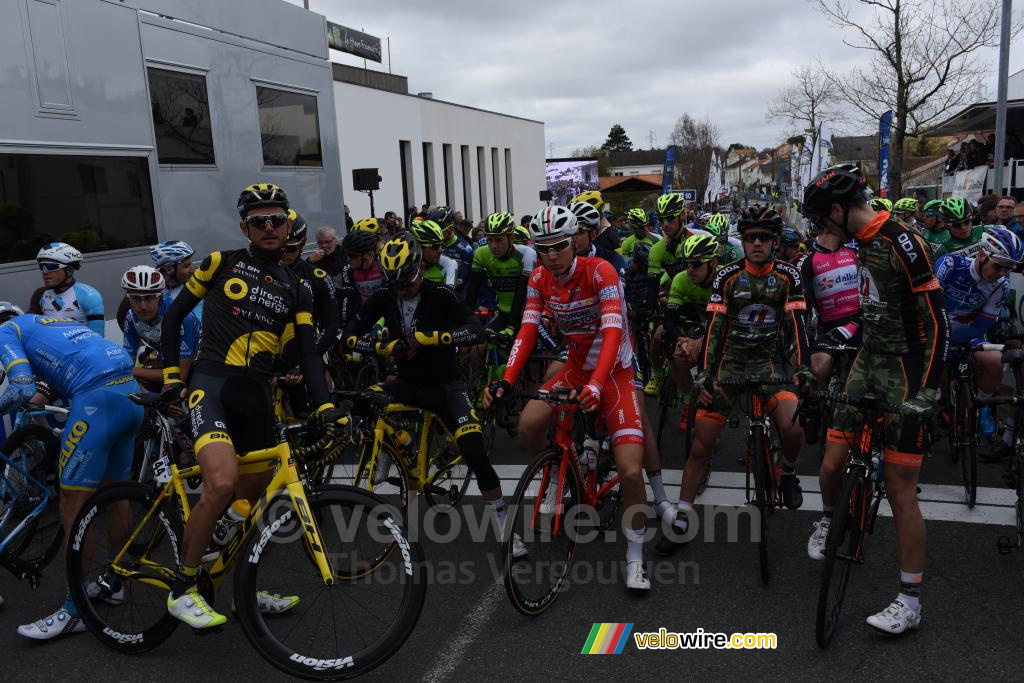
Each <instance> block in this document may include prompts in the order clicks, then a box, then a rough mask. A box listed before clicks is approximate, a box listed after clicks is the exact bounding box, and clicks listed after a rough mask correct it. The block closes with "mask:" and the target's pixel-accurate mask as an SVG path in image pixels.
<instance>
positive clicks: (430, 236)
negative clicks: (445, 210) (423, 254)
mask: <svg viewBox="0 0 1024 683" xmlns="http://www.w3.org/2000/svg"><path fill="white" fill-rule="evenodd" d="M409 228H410V229H411V230H412V234H413V236H414V237H415V238H416V241H417V242H419V243H420V245H421V246H424V247H439V246H441V245H442V244H444V230H442V229H441V226H440V225H438V224H437V223H435V222H434V221H431V220H424V221H418V222H416V223H413V224H412V225H410V226H409Z"/></svg>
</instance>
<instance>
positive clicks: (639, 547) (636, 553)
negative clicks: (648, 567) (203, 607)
mask: <svg viewBox="0 0 1024 683" xmlns="http://www.w3.org/2000/svg"><path fill="white" fill-rule="evenodd" d="M623 532H624V535H625V536H626V562H643V561H644V530H643V529H624V530H623Z"/></svg>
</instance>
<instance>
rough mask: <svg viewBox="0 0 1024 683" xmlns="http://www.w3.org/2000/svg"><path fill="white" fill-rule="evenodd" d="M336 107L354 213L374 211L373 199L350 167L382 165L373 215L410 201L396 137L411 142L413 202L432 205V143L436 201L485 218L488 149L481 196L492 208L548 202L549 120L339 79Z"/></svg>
mask: <svg viewBox="0 0 1024 683" xmlns="http://www.w3.org/2000/svg"><path fill="white" fill-rule="evenodd" d="M334 99H335V111H336V112H337V117H338V139H339V151H340V155H341V177H342V187H343V188H344V195H345V203H346V204H348V206H349V208H350V209H351V213H352V218H353V219H354V220H359V219H360V218H365V217H366V216H369V215H370V200H369V197H368V195H367V194H366V193H365V192H356V191H355V189H354V188H353V187H352V169H354V168H377V169H379V174H380V176H381V178H382V180H381V184H380V190H379V191H377V192H374V193H373V201H374V207H375V213H376V215H377V217H378V218H379V217H382V216H383V215H384V213H385V212H386V211H395V212H396V213H398V214H399V215H403V214H404V209H405V208H407V207H408V204H407V203H406V202H405V201H404V199H403V197H402V172H401V162H400V156H399V154H400V153H399V141H400V140H407V141H409V143H410V145H409V147H410V152H411V154H410V157H411V160H412V161H411V164H410V168H409V171H408V178H409V185H410V187H409V192H410V194H411V196H412V198H413V200H414V203H415V204H416V206H420V205H422V204H424V203H426V202H427V184H426V182H425V180H424V164H423V151H424V149H423V143H424V142H428V143H431V152H432V156H433V159H432V168H433V187H434V194H433V196H431V197H430V201H431V203H433V204H444V203H445V202H446V201H447V203H448V204H449V205H450V206H451V207H452V208H453V209H455V210H456V211H461V212H462V213H463V215H464V216H466V217H467V218H471V219H472V220H474V221H479V220H480V219H481V217H482V216H481V210H480V182H479V181H480V173H479V167H478V158H479V156H478V154H477V147H483V148H484V150H483V159H484V174H483V175H484V183H483V187H484V193H485V195H486V201H485V207H486V211H487V212H491V211H494V210H495V206H497V207H499V208H500V210H502V211H511V212H512V213H513V214H515V215H516V216H520V215H522V214H525V213H535V212H536V211H538V210H539V209H540V207H541V206H542V205H543V203H542V202H541V201H540V199H539V196H538V195H539V193H540V191H541V190H544V189H546V185H545V176H544V124H543V123H541V122H539V121H528V120H526V119H519V118H515V117H511V116H504V115H501V114H495V113H492V112H486V111H481V110H477V109H471V108H469V107H462V106H459V105H454V104H450V103H447V102H442V101H439V100H431V99H425V98H421V97H416V96H411V95H399V94H396V93H391V92H386V91H383V90H375V89H373V88H367V87H363V86H359V85H353V84H350V83H340V82H337V81H335V83H334ZM444 145H451V150H452V151H451V169H452V174H451V177H450V181H449V182H450V184H451V193H450V194H449V195H448V196H447V197H446V193H445V178H444V156H443V155H444ZM463 145H466V146H468V148H469V168H468V169H467V176H468V178H469V184H470V196H469V198H468V199H469V201H468V202H467V198H466V197H464V196H463V194H464V193H463V189H462V187H463V178H462V173H463V163H462V159H463V155H462V146H463ZM491 148H496V149H497V150H498V152H497V159H498V164H497V166H498V189H499V192H498V195H499V196H498V201H497V202H495V197H494V181H493V170H492V159H493V156H492V152H491ZM506 149H508V150H510V152H511V167H512V183H511V186H512V199H511V208H510V202H509V198H508V196H507V195H508V190H507V187H508V185H507V184H506V172H505V150H506Z"/></svg>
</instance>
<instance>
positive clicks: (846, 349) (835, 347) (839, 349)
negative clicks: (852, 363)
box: [811, 342, 860, 353]
mask: <svg viewBox="0 0 1024 683" xmlns="http://www.w3.org/2000/svg"><path fill="white" fill-rule="evenodd" d="M813 347H814V348H812V349H811V351H812V352H814V351H830V352H832V353H857V352H858V351H860V347H859V346H847V345H846V344H830V343H828V342H821V343H818V344H814V345H813Z"/></svg>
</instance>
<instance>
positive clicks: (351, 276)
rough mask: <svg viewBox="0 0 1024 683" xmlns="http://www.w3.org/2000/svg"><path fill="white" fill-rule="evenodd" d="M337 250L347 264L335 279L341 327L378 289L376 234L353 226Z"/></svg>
mask: <svg viewBox="0 0 1024 683" xmlns="http://www.w3.org/2000/svg"><path fill="white" fill-rule="evenodd" d="M359 223H362V221H359ZM359 223H356V225H357V226H358V225H359ZM341 250H342V251H343V252H344V255H345V261H346V262H347V263H346V265H345V268H344V269H343V270H342V271H341V275H340V276H339V278H338V282H337V291H336V294H337V296H338V303H339V307H340V309H341V313H340V322H341V325H342V326H344V325H347V324H348V322H349V321H350V320H351V319H352V317H353V316H355V314H356V311H358V310H359V307H360V306H362V305H363V303H365V302H366V300H367V299H369V298H370V296H372V295H373V294H374V293H375V292H376V291H377V290H378V289H380V288H381V285H383V284H384V273H383V271H381V269H380V263H379V262H378V261H377V236H376V235H374V234H373V233H372V232H369V231H366V230H359V229H355V228H353V230H352V231H351V232H350V233H348V234H347V235H345V239H343V240H342V241H341Z"/></svg>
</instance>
